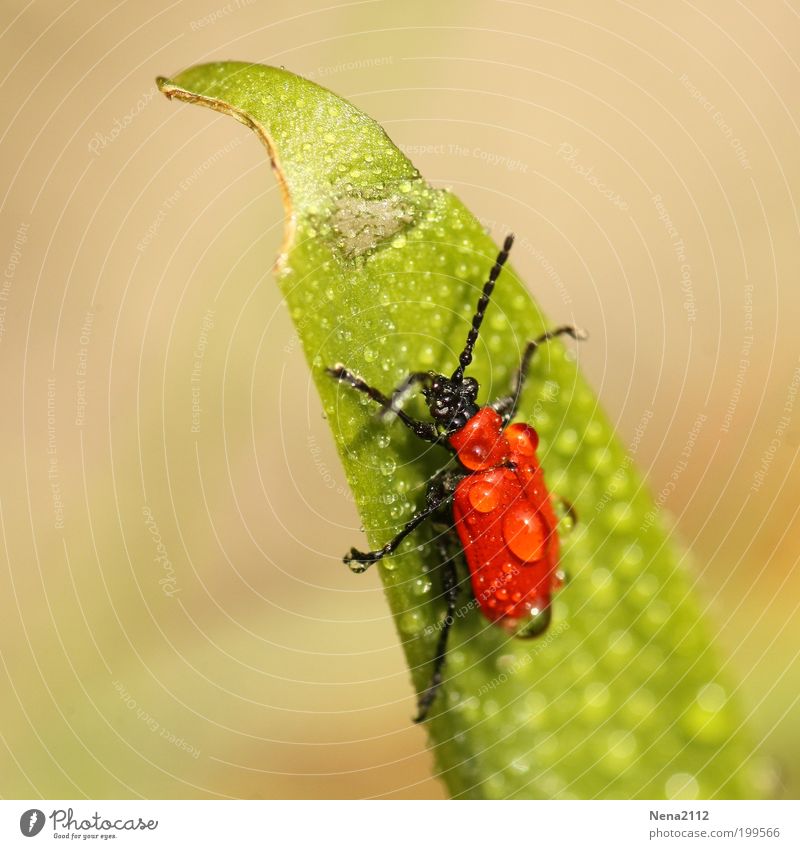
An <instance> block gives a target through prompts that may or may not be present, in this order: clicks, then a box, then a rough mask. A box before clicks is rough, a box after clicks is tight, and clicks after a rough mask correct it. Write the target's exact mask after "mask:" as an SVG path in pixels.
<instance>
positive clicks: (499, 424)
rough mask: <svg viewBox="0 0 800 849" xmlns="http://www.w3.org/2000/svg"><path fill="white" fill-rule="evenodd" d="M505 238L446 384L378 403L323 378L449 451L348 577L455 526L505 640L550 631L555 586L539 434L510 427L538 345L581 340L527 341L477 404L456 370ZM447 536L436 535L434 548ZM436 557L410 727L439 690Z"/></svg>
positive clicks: (470, 345) (441, 643)
mask: <svg viewBox="0 0 800 849" xmlns="http://www.w3.org/2000/svg"><path fill="white" fill-rule="evenodd" d="M513 241H514V237H513V236H511V235H509V236H507V237H506V239H505V242H504V243H503V249H502V250H501V251H500V253H499V254H498V256H497V259H496V260H495V263H494V265H493V266H492V269H491V271H490V273H489V277H488V279H487V281H486V283H485V284H484V286H483V291H482V293H481V297H480V299H479V300H478V305H477V308H476V310H475V314H474V316H473V318H472V327H471V328H470V330H469V333H468V335H467V341H466V343H465V345H464V349H463V351H462V352H461V354H460V356H459V358H458V366H457V367H456V370H455V371H454V372H453V374H452V375H451V376H450V377H447V376H446V375H443V374H436V373H435V372H432V371H419V372H412V373H411V374H409V375H408V377H407V378H406V379H405V380H404V381H403V382H402V383H401V384H400V385H399V386H398V387H397V389H395V390H394V392H393V393H392V395H391V396H387V395H385V394H384V393H383V392H381V391H380V390H379V389H376V388H374V387H373V386H370V385H369V384H368V383H366V382H365V381H364V380H363V379H362V378H360V377H359V376H358V375H356V374H354V373H353V372H352V371H350V370H349V369H348V368H346V367H345V366H343V365H341V364H337V365H335V366H334V367H333V368H329V369H327V372H328V374H330V375H331V376H332V377H333V378H335V379H336V380H338V381H341V382H342V383H346V384H348V385H349V386H351V387H352V388H353V389H355V390H357V391H358V392H363V393H364V394H366V395H368V396H369V397H370V398H371V399H372V400H373V401H375V402H376V403H377V404H379V405H380V412H381V414H383V415H387V414H394V415H395V416H397V417H398V418H399V419H400V421H401V422H402V423H403V424H404V425H405V426H406V427H408V428H409V429H410V430H411V431H412V432H413V433H414V434H415V435H416V436H417V437H419V438H420V439H422V440H424V441H425V442H430V443H433V444H436V445H442V446H444V447H445V448H448V449H449V450H450V451H451V452H452V453H453V454H454V455H455V458H456V460H457V462H458V466H459V468H458V469H448V470H444V471H441V472H439V473H438V474H436V475H435V476H434V477H433V478H432V479H431V480H430V481H429V483H428V489H427V495H426V500H425V506H424V507H422V508H421V509H419V510H418V511H417V512H416V513H415V514H414V516H413V518H412V519H411V520H410V521H409V522H408V523H407V524H406V525H405V527H404V528H403V529H402V530H401V531H400V532H399V533H398V534H397V535H396V536H395V537H393V538H392V539H391V540H389V542H387V543H386V545H384V546H383V547H382V548H378V549H376V550H375V551H359V550H358V549H356V548H353V549H351V550H350V551H349V552H348V553H347V554H346V555H345V557H344V562H345V563H347V565H348V566H349V567H350V568H351V569H352V570H353V571H354V572H364V571H365V570H366V569H367V568H368V567H369V566H370V565H371V564H372V563H375V562H376V561H377V560H380V559H381V558H382V557H386V556H387V555H390V554H392V553H393V552H394V551H395V549H396V548H397V547H398V546H399V545H400V543H401V542H402V541H403V540H404V539H405V538H406V537H407V536H408V535H409V534H410V533H411V532H412V531H413V530H414V529H415V528H417V527H419V526H420V525H421V524H422V523H423V522H425V521H426V520H429V519H433V520H438V521H439V522H444V523H446V525H445V528H450V527H452V525H453V524H455V528H456V531H457V533H458V538H459V540H460V542H461V547H462V548H463V551H464V555H465V558H466V561H467V565H468V567H469V571H470V577H471V582H472V590H473V593H474V595H475V599H476V601H477V603H478V605H479V606H480V609H481V612H482V613H483V615H484V616H485V617H486V618H487V619H488V620H489V621H491V622H493V623H496V624H497V625H500V626H501V627H503V628H504V629H505V630H506V631H507V632H509V633H510V634H512V635H514V636H517V637H535V636H537V635H539V634H542V633H543V632H544V631H545V630H546V629H547V627H548V625H549V624H550V618H551V610H550V599H551V596H552V594H553V591H554V590H556V589H557V588H558V587H559V586H561V584H562V581H563V575H562V574H561V572H560V571H559V568H558V560H559V536H558V527H557V526H558V519H557V517H556V513H555V510H554V508H553V504H552V499H551V495H550V493H549V492H548V489H547V487H546V485H545V482H544V476H543V473H542V468H541V466H540V465H539V462H538V460H537V457H536V448H537V445H538V442H539V438H538V435H537V433H536V431H535V430H534V429H533V428H532V427H531V426H530V425H527V424H520V423H517V424H510V422H511V420H512V419H513V418H514V416H515V415H516V413H517V408H518V405H519V400H520V396H521V394H522V388H523V386H524V384H525V380H526V378H527V375H528V369H529V366H530V363H531V359H532V358H533V355H534V354H535V353H536V350H537V349H538V348H539V346H540V345H541V344H542V343H544V342H547V341H548V340H550V339H554V338H555V337H557V336H562V335H568V336H571V337H572V338H573V339H585V338H586V334H585V333H583V331H581V330H578V329H577V328H575V327H572V326H568V325H565V326H563V327H557V328H555V329H553V330H549V331H548V332H547V333H544V334H542V335H541V336H539V337H538V338H537V339H533V340H532V341H530V342H528V344H527V345H526V347H525V351H524V353H523V355H522V361H521V362H520V365H519V368H518V369H517V373H516V376H515V378H514V381H513V384H512V386H511V392H510V394H508V395H506V396H504V397H502V398H499V399H498V400H496V401H494V402H493V403H492V404H489V405H488V406H485V407H478V405H477V404H476V399H477V396H478V381H477V380H475V378H474V377H467V376H465V374H464V372H465V371H466V369H467V368H468V367H469V365H470V363H471V362H472V354H473V349H474V347H475V343H476V342H477V340H478V334H479V332H480V328H481V323H482V322H483V317H484V315H485V313H486V309H487V307H488V306H489V301H490V299H491V296H492V291H493V290H494V287H495V283H496V282H497V279H498V277H499V276H500V272H501V271H502V268H503V266H504V265H505V263H506V260H507V259H508V254H509V251H510V250H511V246H512V244H513ZM415 386H419V387H420V388H421V389H422V394H423V396H424V397H425V400H426V402H427V405H428V409H429V411H430V415H431V419H432V421H420V420H417V419H414V418H412V417H411V416H409V415H408V414H407V413H406V412H404V410H403V409H402V402H403V400H404V398H405V397H406V396H407V395H408V393H409V392H410V391H411V390H412V389H413V387H415ZM448 508H449V509H450V511H451V512H450V513H448V512H447V509H448ZM446 539H447V533H446V532H445V533H444V534H443V535H441V536H440V541H446ZM442 556H443V563H442V569H443V590H444V597H445V599H446V602H447V614H446V616H445V618H444V620H443V622H442V624H441V630H440V634H439V640H438V645H437V648H436V655H435V657H434V660H433V674H432V675H431V679H430V683H429V684H428V687H427V688H426V689H425V690H424V691H423V692H422V693H421V694H420V696H419V700H418V704H417V708H418V713H417V716H416V718H415V720H414V721H415V722H422V721H423V720H424V719H425V718H426V716H427V714H428V711H429V709H430V706H431V704H432V703H433V701H434V699H435V697H436V693H437V691H438V689H439V686H440V684H441V683H442V677H443V670H444V660H445V653H446V649H447V638H448V634H449V632H450V627H451V625H452V623H453V617H454V615H455V613H456V599H457V593H458V578H457V575H456V570H455V565H454V562H453V558H452V557H448V556H447V551H446V550H443V555H442Z"/></svg>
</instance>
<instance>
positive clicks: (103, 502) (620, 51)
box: [0, 0, 800, 797]
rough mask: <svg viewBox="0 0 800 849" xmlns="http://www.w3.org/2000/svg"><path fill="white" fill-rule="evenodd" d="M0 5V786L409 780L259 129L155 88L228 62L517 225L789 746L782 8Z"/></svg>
mask: <svg viewBox="0 0 800 849" xmlns="http://www.w3.org/2000/svg"><path fill="white" fill-rule="evenodd" d="M550 7H552V8H550ZM5 10H6V15H5V16H4V17H5V21H4V31H3V35H2V38H1V40H0V46H1V47H2V49H0V72H1V73H2V79H3V90H2V103H3V112H4V116H3V117H4V120H3V122H2V142H0V144H1V145H2V148H1V150H2V168H3V172H4V174H3V177H4V178H3V181H2V190H3V198H2V211H1V212H0V215H1V216H2V241H0V255H1V256H0V259H2V265H3V276H2V280H0V381H2V386H1V388H0V397H2V400H3V405H2V409H3V415H2V416H0V439H1V440H2V445H3V465H2V468H3V473H2V475H0V520H1V522H2V527H1V528H0V531H1V532H2V535H3V538H4V547H3V548H2V549H0V552H1V553H0V560H2V566H1V567H0V656H1V658H2V666H1V667H0V716H2V725H1V727H0V731H1V732H2V736H0V744H1V745H0V794H2V795H3V796H6V797H9V796H11V797H15V796H16V797H20V796H23V797H29V796H33V797H35V796H44V797H81V796H84V795H85V796H89V797H128V796H133V797H136V796H144V797H186V796H188V797H194V796H207V797H296V796H299V797H351V796H356V797H361V796H385V797H439V796H441V795H442V791H441V789H440V787H439V785H438V783H437V782H436V780H435V779H433V778H432V777H431V768H432V759H431V757H430V755H429V754H428V753H427V752H426V750H425V742H424V732H423V730H422V729H420V728H415V727H412V725H411V723H410V721H409V718H410V716H411V714H412V711H413V699H412V696H411V690H410V686H409V682H408V679H407V674H406V671H405V667H404V663H403V659H402V656H401V651H400V647H399V645H398V641H397V638H396V635H395V633H394V630H393V626H392V622H391V619H390V617H389V614H388V609H387V607H386V605H385V602H384V600H383V597H382V592H381V590H380V587H379V582H378V576H377V574H367V575H365V576H362V577H361V578H356V577H354V576H351V575H350V574H349V573H348V571H347V570H346V569H345V568H344V567H343V566H342V565H341V562H340V560H339V558H340V555H341V554H342V553H343V552H344V551H345V549H346V548H347V547H348V546H349V545H351V544H353V543H354V542H358V540H359V539H360V537H359V531H358V524H359V523H358V519H357V517H356V512H355V509H354V506H353V501H352V499H351V496H350V494H349V492H348V491H347V488H346V486H345V483H344V480H343V477H342V473H341V470H340V467H339V464H338V461H337V458H336V456H335V453H334V451H333V447H332V441H331V439H330V437H329V435H328V432H327V428H326V425H325V422H324V421H323V420H322V418H321V411H320V407H319V405H318V402H317V399H316V397H315V395H314V392H313V388H312V387H311V385H310V382H309V378H308V373H307V370H306V366H305V364H304V362H303V359H302V354H301V352H300V350H299V348H298V346H297V345H296V344H295V343H294V341H293V333H292V328H291V325H290V321H289V317H288V315H287V314H286V311H285V310H284V309H283V307H282V305H281V303H280V300H279V297H278V290H277V287H276V286H275V285H274V282H273V280H272V276H271V269H270V267H271V263H272V261H273V258H274V256H275V254H276V251H277V248H278V246H279V243H280V238H281V231H282V226H283V222H282V209H281V205H280V201H279V195H278V190H277V187H276V185H275V182H274V179H273V177H272V175H271V173H270V170H269V168H268V166H267V163H266V158H265V155H264V151H263V149H262V148H261V147H260V145H259V143H258V142H257V140H256V139H255V137H251V135H250V134H249V133H248V131H247V130H246V129H245V128H244V127H242V126H241V125H239V124H237V123H236V122H234V121H231V120H229V119H227V118H224V117H222V116H218V115H215V114H212V113H210V112H208V111H206V110H201V109H194V108H190V107H186V106H180V105H178V104H175V103H172V104H170V103H168V102H167V101H166V100H165V99H164V98H162V97H161V96H159V95H158V94H157V93H156V91H155V86H154V81H153V80H154V77H155V76H156V75H157V74H170V73H174V72H176V71H178V70H180V69H182V68H184V67H186V66H188V65H191V64H195V63H198V62H202V61H208V60H213V59H229V58H230V59H241V60H252V61H259V62H264V63H268V64H276V65H285V66H286V67H287V68H289V69H290V70H293V71H296V72H298V73H300V74H303V75H306V76H309V77H311V78H312V79H314V80H316V81H318V82H320V83H321V84H323V85H326V86H328V87H330V88H332V89H333V90H334V91H336V92H337V93H339V94H341V95H343V96H345V97H347V98H349V99H351V100H352V101H353V102H354V103H356V104H357V105H358V106H359V107H361V108H362V109H364V110H365V111H367V112H368V113H369V114H371V115H372V116H374V117H375V118H377V119H378V120H379V121H381V122H383V123H384V125H385V126H386V128H387V129H388V131H389V133H390V135H391V136H392V137H393V138H394V139H395V141H396V142H397V143H398V144H400V146H401V147H403V148H404V149H405V150H406V151H407V152H409V155H410V156H411V157H412V159H413V160H414V162H415V163H416V164H417V165H418V167H419V168H420V169H421V170H422V171H423V173H424V174H425V175H426V176H427V177H428V178H429V179H430V180H431V181H432V182H433V183H434V184H436V185H440V186H444V185H447V186H452V187H453V188H454V190H455V191H456V192H457V193H458V194H459V195H460V196H461V197H462V198H463V199H464V200H465V201H466V202H467V203H468V205H469V206H470V207H471V208H472V209H473V210H474V211H475V212H476V213H477V214H478V215H479V217H481V218H482V219H485V221H486V224H487V226H489V227H491V229H492V231H493V232H494V233H495V235H498V236H499V235H502V234H503V233H504V232H505V231H506V230H508V229H512V228H513V230H514V231H515V232H516V233H517V234H518V237H519V244H518V247H517V249H516V255H515V257H514V260H515V264H516V268H517V269H518V270H519V271H520V273H521V275H522V276H523V278H525V279H526V280H527V281H528V282H529V284H530V286H531V287H532V289H533V290H534V291H535V293H536V296H537V297H538V298H539V299H540V301H541V302H542V303H543V304H544V305H545V307H546V309H547V311H548V313H549V315H550V316H551V317H552V319H553V320H554V321H559V322H560V321H566V320H574V321H577V322H578V323H580V324H581V325H583V326H586V327H588V328H589V329H590V331H591V333H592V338H591V341H590V342H589V343H587V344H586V347H585V348H584V349H583V351H582V360H583V362H584V363H585V364H586V370H587V373H588V376H589V378H590V380H591V381H592V383H593V385H594V386H595V388H596V389H597V391H598V392H599V394H600V395H601V397H602V399H603V400H604V402H605V405H606V409H607V411H608V414H609V416H610V417H611V419H612V420H614V421H615V422H616V423H617V425H618V427H619V431H620V434H621V438H622V439H623V441H624V442H626V443H627V444H628V445H629V446H631V448H632V450H633V451H634V453H635V456H636V460H637V462H638V463H639V465H640V467H641V468H642V470H643V472H644V473H645V474H646V476H647V478H648V480H649V482H650V486H651V488H652V490H653V492H654V493H656V494H657V495H658V497H659V503H660V504H661V506H662V507H663V508H664V509H665V510H667V511H669V512H670V513H671V514H672V515H673V516H674V517H675V521H676V524H677V528H678V532H679V533H680V534H681V535H682V536H683V538H684V539H685V540H686V541H687V542H688V543H689V544H690V545H691V547H692V549H693V551H694V555H695V560H696V564H697V580H698V584H699V585H700V589H701V591H702V593H703V594H704V597H705V599H706V600H707V602H708V605H709V606H710V607H711V608H712V615H713V616H714V617H715V618H716V621H717V622H718V624H719V628H720V647H721V649H722V651H723V652H724V654H725V656H726V658H727V663H728V664H729V666H730V667H731V670H732V674H733V675H734V676H735V677H736V680H738V681H740V682H741V687H740V695H741V698H742V700H743V702H744V704H745V706H746V708H747V710H748V713H749V714H750V716H751V721H752V725H753V727H754V729H755V732H756V734H757V736H758V739H759V741H760V742H761V744H762V747H763V750H764V751H765V752H767V753H771V754H774V755H777V754H780V755H781V756H782V758H783V762H784V764H792V763H795V764H796V763H797V762H798V759H799V758H800V742H799V741H800V736H798V735H797V733H796V730H797V727H798V721H800V709H798V690H799V689H800V688H798V669H799V666H798V649H799V648H800V620H798V617H797V605H798V602H797V599H798V597H800V579H799V578H798V573H797V569H796V566H797V560H798V553H799V552H800V542H798V539H799V538H800V536H799V534H798V531H800V522H798V516H797V502H798V499H797V492H798V486H799V485H800V467H798V464H797V462H796V458H797V451H798V442H799V439H798V437H799V435H800V430H799V425H800V400H798V398H797V391H798V386H800V371H798V367H799V366H800V361H799V360H798V333H797V330H796V327H795V324H796V321H797V316H798V309H799V308H800V289H798V286H797V270H798V255H799V254H798V224H799V219H798V191H797V187H798V185H800V158H799V157H798V156H797V150H798V133H799V131H800V128H799V127H798V122H799V121H800V98H798V91H800V67H798V62H797V57H798V56H800V6H798V4H797V3H792V2H787V3H769V4H759V3H754V2H745V3H741V4H735V5H734V4H726V3H721V2H710V0H703V2H699V3H681V4H669V5H667V6H665V5H664V4H662V3H656V2H643V3H636V4H626V3H621V2H620V3H617V2H611V0H602V2H590V0H582V1H581V2H570V1H569V0H566V2H560V3H558V4H548V5H547V6H544V7H543V6H539V5H536V4H534V3H527V2H516V0H508V2H505V1H503V2H485V1H484V2H444V3H439V4H436V3H410V4H409V3H403V4H399V3H392V2H382V0H370V1H369V2H353V3H330V2H325V3H313V2H308V0H304V2H301V3H298V2H291V3H290V2H275V0H270V2H265V0H249V2H248V0H232V1H231V2H230V3H228V4H224V3H220V2H219V0H204V1H203V2H201V1H200V0H191V2H175V3H172V4H168V5H166V6H165V5H164V4H162V3H156V2H153V1H152V0H144V2H132V0H129V2H121V3H117V4H112V3H107V2H97V0H76V2H75V3H73V4H70V5H66V4H61V3H56V2H43V0H32V2H30V3H25V4H23V3H17V2H10V3H7V4H6V6H5ZM643 420H644V421H645V423H646V427H645V428H644V432H643V433H639V434H637V433H636V430H637V426H638V425H639V424H640V423H641V422H642V421H643ZM784 781H785V787H784V791H783V792H784V793H785V794H787V795H795V796H796V795H797V794H798V791H799V790H800V784H798V775H797V774H796V773H795V774H792V772H791V768H790V769H789V770H788V771H787V772H786V773H785V774H784Z"/></svg>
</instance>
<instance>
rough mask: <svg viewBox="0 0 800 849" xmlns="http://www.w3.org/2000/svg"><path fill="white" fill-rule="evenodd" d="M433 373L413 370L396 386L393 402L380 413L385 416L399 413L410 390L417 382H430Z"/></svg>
mask: <svg viewBox="0 0 800 849" xmlns="http://www.w3.org/2000/svg"><path fill="white" fill-rule="evenodd" d="M431 378H432V375H431V373H430V372H429V371H412V372H411V374H409V375H408V376H407V377H406V378H405V380H403V382H402V383H400V384H399V385H398V386H397V387H395V389H394V391H393V392H392V398H391V402H390V404H389V406H388V407H384V408H383V409H382V410H381V411H380V412H379V413H378V415H379V416H380V417H381V418H383V417H385V416H387V415H389V413H395V414H398V413H399V412H400V408H401V406H402V404H403V401H405V398H406V395H407V394H408V392H409V390H410V389H411V388H412V387H413V386H414V384H416V383H430V381H431Z"/></svg>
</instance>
